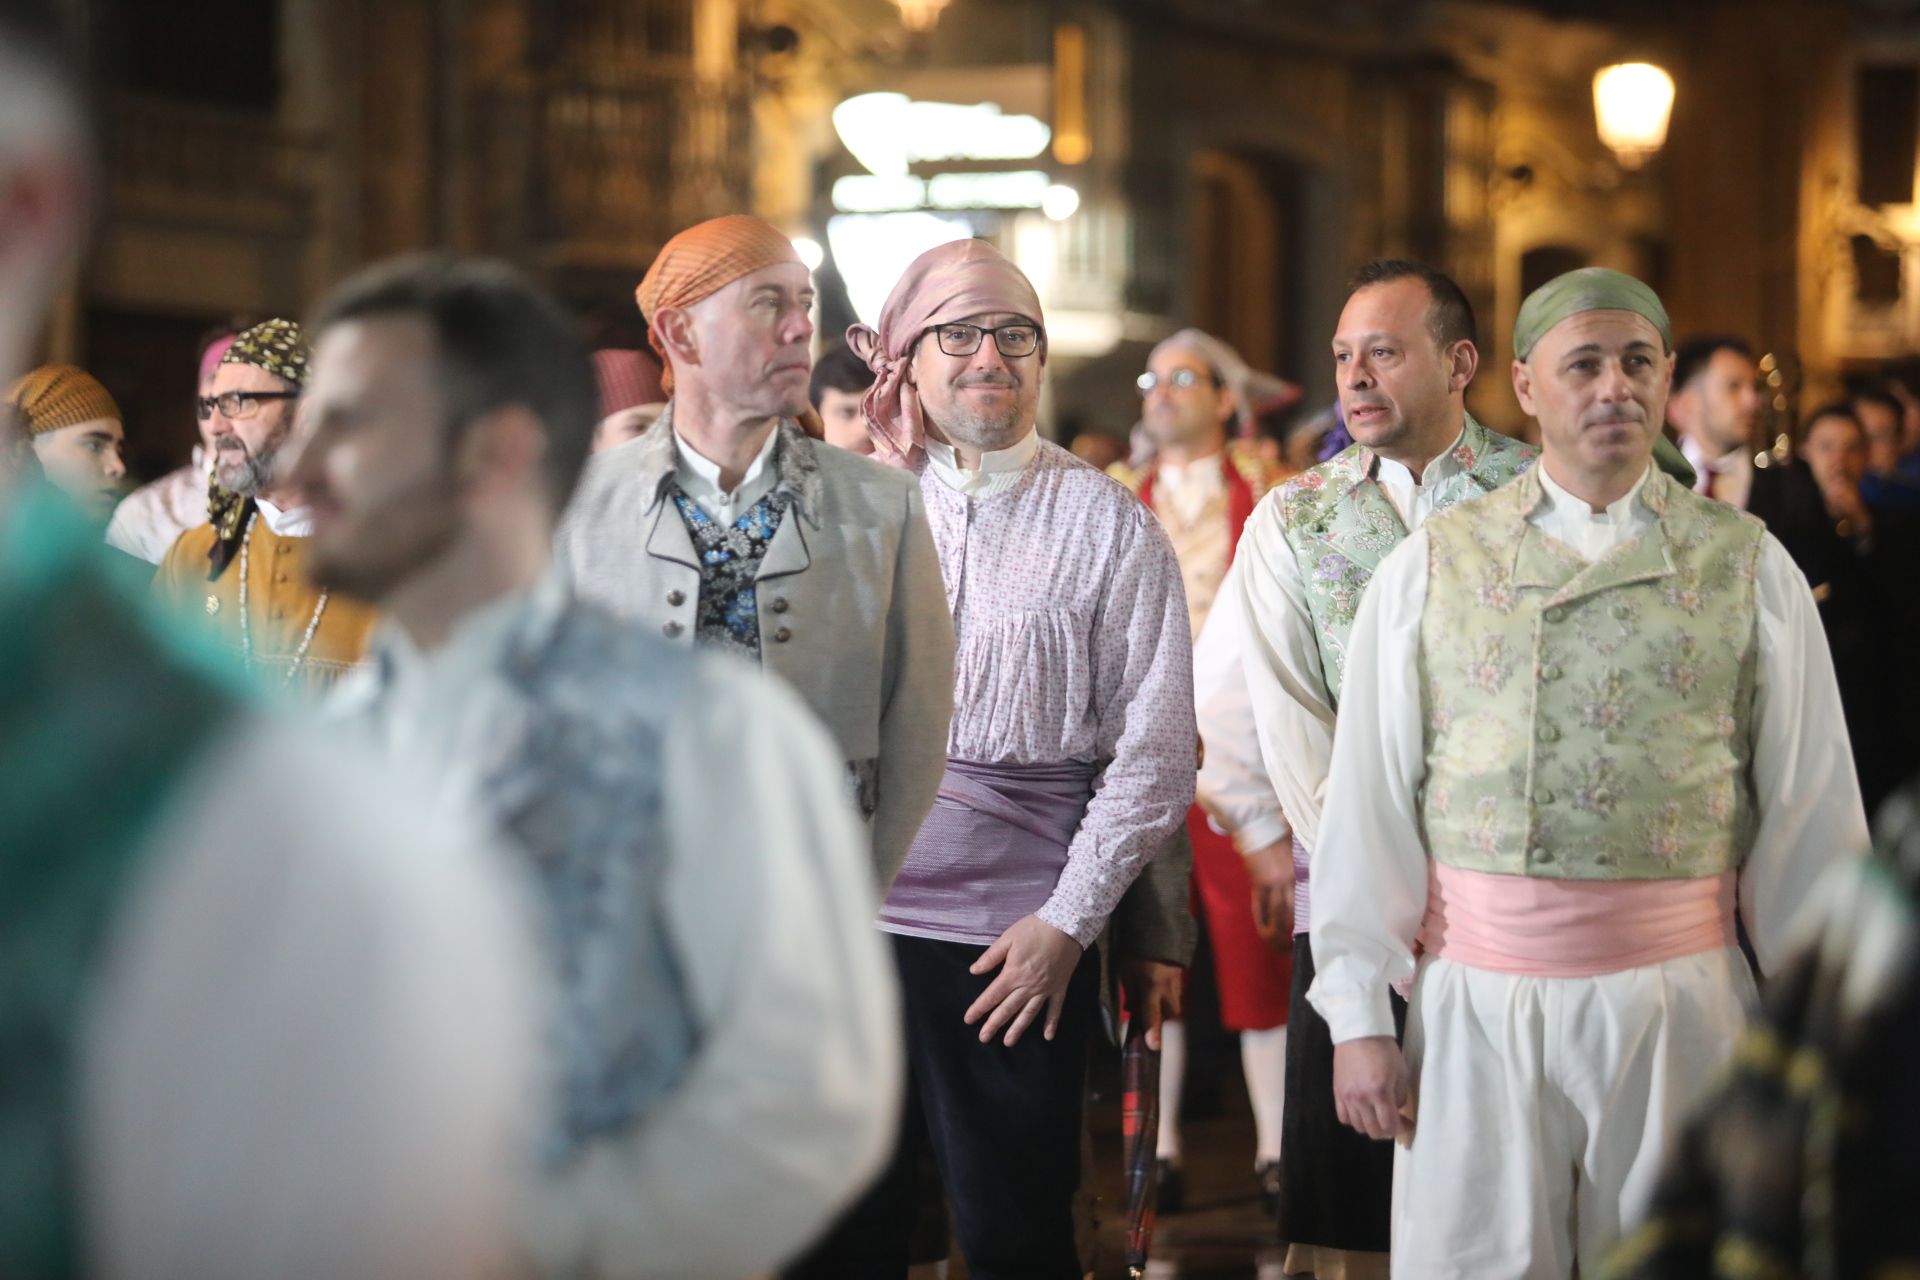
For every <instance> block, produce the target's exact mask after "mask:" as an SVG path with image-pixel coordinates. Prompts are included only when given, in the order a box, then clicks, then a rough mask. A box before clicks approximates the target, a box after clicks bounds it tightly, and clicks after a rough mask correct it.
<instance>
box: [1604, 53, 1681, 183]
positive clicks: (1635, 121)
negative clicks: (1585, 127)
mask: <svg viewBox="0 0 1920 1280" xmlns="http://www.w3.org/2000/svg"><path fill="white" fill-rule="evenodd" d="M1593 115H1594V119H1595V120H1596V121H1598V123H1599V126H1600V141H1602V142H1604V143H1606V144H1607V146H1608V147H1609V148H1611V149H1612V151H1613V154H1614V155H1615V156H1617V157H1619V160H1620V166H1621V167H1622V168H1624V169H1638V168H1639V167H1640V166H1641V165H1643V164H1645V163H1646V162H1647V157H1649V156H1651V155H1652V154H1653V153H1654V152H1656V151H1658V150H1659V149H1660V148H1661V147H1662V146H1664V145H1666V141H1667V122H1668V120H1670V119H1671V118H1672V116H1673V77H1672V76H1670V75H1668V74H1667V73H1666V72H1665V71H1664V70H1662V69H1661V68H1659V67H1656V66H1654V65H1653V64H1652V63H1651V62H1622V63H1618V64H1616V65H1614V66H1611V67H1603V68H1601V69H1600V70H1599V71H1597V72H1595V73H1594V77H1593Z"/></svg>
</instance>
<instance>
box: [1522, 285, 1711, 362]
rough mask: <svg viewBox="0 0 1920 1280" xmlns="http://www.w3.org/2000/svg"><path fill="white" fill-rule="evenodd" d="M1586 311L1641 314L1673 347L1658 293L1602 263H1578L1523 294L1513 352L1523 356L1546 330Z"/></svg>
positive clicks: (1671, 323)
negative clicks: (1595, 264) (1577, 266)
mask: <svg viewBox="0 0 1920 1280" xmlns="http://www.w3.org/2000/svg"><path fill="white" fill-rule="evenodd" d="M1586 311H1631V312H1633V313H1634V314H1635V315H1637V316H1645V317H1646V318H1647V320H1648V321H1649V322H1650V323H1651V324H1652V325H1653V327H1654V328H1656V329H1658V330H1659V331H1660V341H1661V342H1663V343H1665V344H1666V349H1667V350H1668V351H1672V350H1673V321H1671V320H1669V319H1667V309H1666V308H1665V307H1664V306H1662V305H1661V304H1660V298H1659V295H1657V294H1655V293H1654V291H1653V290H1651V289H1649V288H1647V286H1646V285H1644V284H1642V283H1641V282H1640V281H1638V280H1635V279H1634V278H1633V277H1632V276H1630V275H1626V274H1625V273H1623V272H1619V271H1610V270H1608V269H1607V268H1606V267H1581V268H1580V269H1579V270H1578V271H1569V272H1567V273H1566V274H1565V275H1559V276H1555V277H1554V278H1553V279H1551V280H1549V281H1547V282H1546V283H1545V284H1543V285H1541V286H1540V287H1539V288H1538V289H1535V290H1534V291H1533V292H1532V293H1530V294H1528V295H1527V300H1526V301H1525V302H1523V303H1521V304H1520V315H1519V317H1518V318H1516V319H1515V320H1514V322H1513V354H1514V356H1515V358H1516V359H1520V360H1525V359H1526V358H1527V357H1529V356H1531V355H1532V354H1533V349H1534V347H1535V346H1536V345H1538V343H1539V341H1540V339H1542V338H1544V337H1546V336H1547V330H1549V329H1551V328H1553V326H1555V325H1557V324H1559V323H1560V322H1561V321H1562V320H1565V319H1568V318H1569V317H1571V316H1577V315H1579V314H1581V313H1582V312H1586Z"/></svg>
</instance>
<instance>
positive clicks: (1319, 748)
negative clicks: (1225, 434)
mask: <svg viewBox="0 0 1920 1280" xmlns="http://www.w3.org/2000/svg"><path fill="white" fill-rule="evenodd" d="M1229 576H1230V578H1232V579H1233V581H1234V583H1235V584H1236V589H1235V591H1234V593H1233V594H1234V595H1236V596H1238V597H1239V607H1240V609H1241V610H1242V613H1241V617H1242V618H1243V619H1244V623H1243V625H1244V626H1245V628H1246V642H1245V644H1244V646H1243V647H1242V649H1241V653H1242V655H1243V662H1244V667H1245V672H1246V684H1247V696H1248V698H1249V699H1250V701H1251V704H1252V714H1253V722H1254V727H1255V731H1256V733H1257V735H1258V737H1259V742H1260V756H1261V760H1262V762H1263V764H1264V766H1265V768H1266V771H1267V776H1268V779H1269V781H1270V782H1271V783H1272V786H1273V792H1274V795H1275V796H1276V797H1277V798H1278V799H1279V802H1280V807H1281V809H1283V810H1284V811H1285V812H1286V815H1287V821H1288V822H1289V823H1291V824H1292V827H1293V830H1294V831H1295V832H1297V833H1298V834H1299V836H1300V839H1301V840H1302V841H1304V842H1305V844H1306V846H1307V847H1308V848H1313V847H1315V846H1316V845H1317V844H1318V843H1319V833H1320V820H1321V809H1322V807H1323V806H1324V805H1325V803H1326V797H1327V769H1328V766H1329V765H1330V764H1331V762H1332V759H1333V721H1334V707H1333V702H1332V700H1331V699H1330V698H1328V696H1327V681H1326V676H1325V675H1324V673H1323V672H1322V670H1321V667H1320V640H1319V637H1318V635H1317V634H1316V633H1315V631H1314V626H1313V616H1312V615H1311V614H1310V613H1308V612H1307V593H1306V588H1305V584H1304V583H1302V582H1301V581H1300V566H1299V563H1298V562H1297V561H1296V560H1295V558H1294V554H1293V549H1292V548H1291V547H1289V546H1288V545H1287V542H1286V539H1285V537H1283V536H1282V533H1281V525H1280V495H1279V494H1278V493H1273V494H1269V495H1268V496H1267V497H1266V498H1265V499H1264V500H1262V502H1261V504H1260V506H1259V507H1258V508H1256V509H1255V511H1254V513H1253V516H1252V518H1251V519H1249V520H1248V521H1247V527H1246V531H1245V532H1244V533H1243V534H1242V535H1241V537H1240V547H1239V550H1237V551H1236V552H1235V553H1234V566H1233V570H1232V571H1231V573H1230V575H1229ZM1222 594H1223V595H1224V594H1226V593H1225V592H1222ZM1314 893H1315V895H1316V897H1317V896H1318V894H1319V888H1318V886H1316V887H1315V889H1314Z"/></svg>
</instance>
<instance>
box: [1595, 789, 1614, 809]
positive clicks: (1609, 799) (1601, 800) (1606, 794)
mask: <svg viewBox="0 0 1920 1280" xmlns="http://www.w3.org/2000/svg"><path fill="white" fill-rule="evenodd" d="M1593 803H1594V805H1595V806H1596V807H1603V806H1606V805H1609V804H1612V803H1613V792H1611V791H1609V790H1607V789H1606V788H1605V787H1596V788H1594V792H1593Z"/></svg>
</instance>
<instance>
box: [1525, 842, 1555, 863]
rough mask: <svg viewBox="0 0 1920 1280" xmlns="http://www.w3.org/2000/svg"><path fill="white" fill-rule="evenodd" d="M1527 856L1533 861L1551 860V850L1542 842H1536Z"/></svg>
mask: <svg viewBox="0 0 1920 1280" xmlns="http://www.w3.org/2000/svg"><path fill="white" fill-rule="evenodd" d="M1527 856H1528V857H1530V858H1532V859H1533V860H1534V861H1535V862H1552V861H1553V851H1552V850H1550V849H1548V848H1547V847H1546V846H1545V845H1543V844H1537V845H1535V846H1533V849H1532V851H1531V852H1529V853H1528V855H1527Z"/></svg>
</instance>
